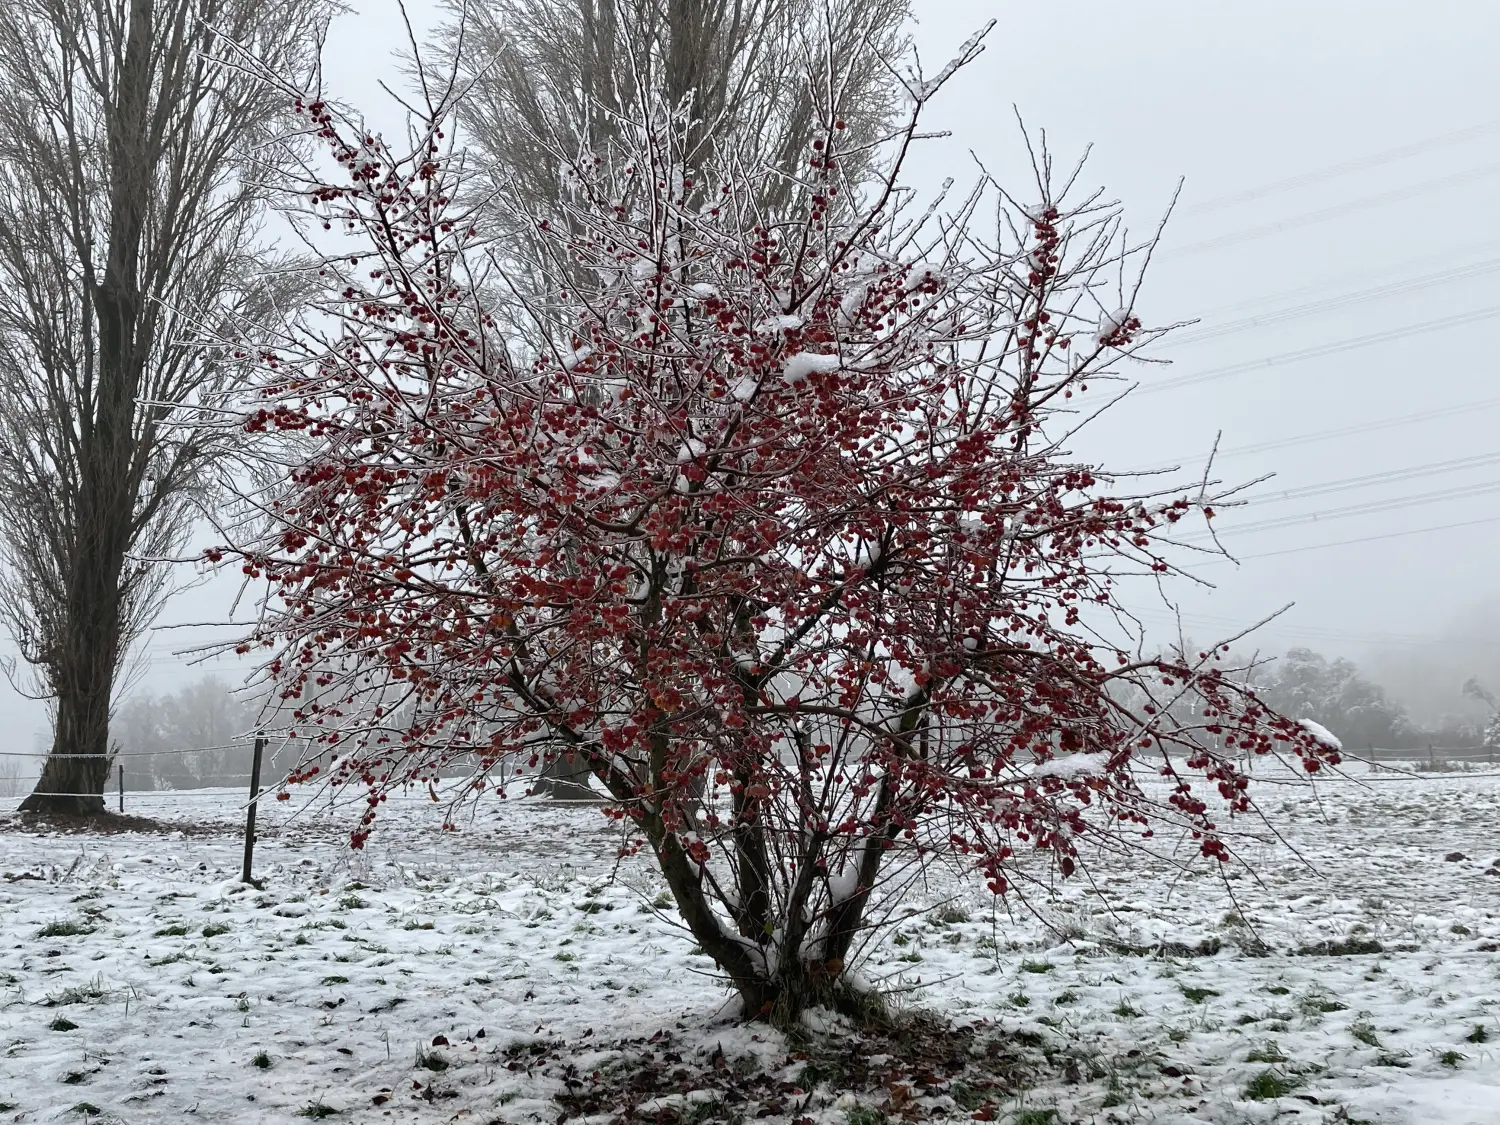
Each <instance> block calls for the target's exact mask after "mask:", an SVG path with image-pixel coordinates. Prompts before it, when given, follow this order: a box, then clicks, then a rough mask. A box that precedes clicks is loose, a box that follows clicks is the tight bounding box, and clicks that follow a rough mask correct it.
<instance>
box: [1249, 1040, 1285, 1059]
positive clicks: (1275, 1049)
mask: <svg viewBox="0 0 1500 1125" xmlns="http://www.w3.org/2000/svg"><path fill="white" fill-rule="evenodd" d="M1245 1061H1246V1062H1263V1063H1281V1062H1286V1056H1285V1055H1283V1054H1282V1053H1281V1048H1280V1047H1279V1046H1277V1045H1276V1040H1274V1039H1266V1040H1264V1041H1263V1042H1260V1043H1257V1044H1256V1045H1255V1046H1254V1047H1251V1048H1250V1053H1249V1054H1248V1055H1246V1056H1245Z"/></svg>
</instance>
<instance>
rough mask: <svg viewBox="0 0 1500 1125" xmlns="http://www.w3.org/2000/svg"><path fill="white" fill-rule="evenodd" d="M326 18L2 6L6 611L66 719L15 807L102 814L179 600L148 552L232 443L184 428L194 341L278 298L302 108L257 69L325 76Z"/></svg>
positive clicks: (317, 9)
mask: <svg viewBox="0 0 1500 1125" xmlns="http://www.w3.org/2000/svg"><path fill="white" fill-rule="evenodd" d="M329 12H330V9H329V8H328V7H327V6H325V4H324V3H323V0H28V2H27V3H24V4H5V5H0V561H3V563H4V569H3V572H0V617H3V619H4V620H5V623H6V624H7V625H8V627H9V628H10V630H11V632H12V635H13V636H14V638H15V640H16V642H17V644H18V646H19V647H20V650H21V653H22V656H23V657H24V659H25V660H26V661H27V662H28V663H30V664H31V665H32V666H33V667H34V670H35V673H36V674H35V676H34V687H35V689H36V693H37V694H39V695H41V696H44V697H47V698H49V699H50V700H52V701H53V704H54V715H55V723H54V731H53V741H52V747H51V752H50V754H49V756H48V759H47V761H46V764H45V766H44V768H43V770H42V773H41V777H40V780H39V783H38V785H37V787H36V791H35V792H34V793H33V794H32V795H31V796H30V797H28V798H27V799H26V801H25V802H24V803H23V804H22V809H23V810H30V811H47V812H64V813H73V814H80V815H86V814H94V813H98V812H102V811H103V808H104V804H103V800H102V797H101V794H102V792H103V785H104V782H105V780H106V777H107V774H108V768H109V762H108V757H107V747H108V745H109V721H110V708H111V703H112V694H113V689H114V686H115V683H116V679H117V676H118V675H119V673H120V669H121V664H122V661H123V660H124V658H125V656H126V654H127V652H128V650H129V648H130V645H131V642H132V641H133V640H134V639H135V638H137V637H138V636H139V635H140V633H141V631H142V630H143V629H144V628H145V627H146V626H147V625H148V624H149V622H150V621H151V620H152V618H153V617H154V616H155V614H156V613H157V612H158V610H159V609H160V607H161V604H162V599H163V597H164V596H165V593H166V590H167V578H168V571H167V569H166V568H165V567H164V566H163V565H162V564H161V563H160V562H158V561H153V560H159V559H161V558H162V557H163V556H165V555H167V554H169V553H170V552H171V551H172V550H173V549H174V548H176V547H178V546H180V544H181V543H182V541H183V539H184V537H185V536H186V534H187V532H188V530H189V529H190V527H191V524H192V522H193V516H194V512H195V510H196V508H195V505H196V504H197V503H199V502H201V501H203V500H204V499H206V498H207V497H206V496H205V494H204V487H205V485H204V483H203V482H205V481H206V480H208V479H209V478H210V476H211V474H210V473H208V472H206V471H205V462H206V460H207V459H210V458H213V457H215V456H217V455H219V454H220V453H222V450H221V449H220V448H219V446H218V445H217V444H216V443H217V442H219V441H220V440H222V439H221V437H220V434H221V433H222V431H210V430H208V429H204V428H199V427H195V426H193V425H192V424H191V419H192V416H193V414H194V412H195V409H196V407H197V406H199V405H200V404H201V403H202V402H203V400H204V398H205V397H206V396H208V395H210V394H212V393H213V391H214V390H215V389H216V388H217V387H219V386H221V385H223V382H224V380H226V379H230V378H233V377H234V368H233V361H232V359H230V358H228V357H225V356H224V355H223V354H222V353H220V352H217V351H213V350H208V349H203V348H201V347H197V346H194V343H193V341H194V340H195V339H199V338H201V331H200V329H201V328H202V326H203V325H204V324H205V323H212V322H214V321H215V320H216V319H217V318H219V317H221V316H229V315H235V316H237V317H241V318H242V317H244V316H245V315H247V313H249V312H251V311H253V308H254V307H255V306H256V305H257V304H258V303H262V302H265V301H268V300H272V299H274V296H273V295H272V294H270V293H269V292H268V291H267V289H266V288H265V287H264V285H262V284H259V283H257V282H256V280H255V278H256V274H257V272H258V270H257V266H258V264H260V263H263V261H264V259H265V253H264V248H263V246H262V245H261V241H260V235H259V232H258V228H257V223H258V217H259V216H260V214H261V213H262V204H263V194H264V190H265V189H264V188H263V186H262V185H263V184H265V183H266V182H267V180H268V176H267V173H268V172H269V171H270V170H271V169H270V167H269V164H270V162H274V161H276V160H277V159H279V156H278V154H284V153H286V152H288V151H289V149H288V147H287V146H285V145H282V144H278V143H275V142H276V141H277V136H276V133H275V130H276V129H277V127H278V123H279V122H284V121H286V120H287V118H288V116H289V110H290V107H289V106H287V105H286V104H285V95H284V94H283V93H282V92H281V91H279V90H277V89H274V88H272V87H270V86H268V85H267V84H266V83H264V82H263V81H262V80H261V78H260V77H259V74H260V73H261V71H260V69H259V67H262V66H263V67H264V68H265V69H266V70H276V71H279V72H282V73H295V72H306V71H307V70H308V69H309V68H310V67H311V66H313V65H315V63H316V59H317V56H318V50H319V45H320V43H321V38H322V32H323V29H324V27H326V20H327V16H328V14H329ZM231 45H233V49H232V50H231ZM234 52H246V53H248V56H249V57H250V58H251V59H253V60H254V61H255V62H256V63H257V64H258V66H248V67H247V66H237V65H233V64H231V63H229V62H228V61H227V59H228V57H229V56H230V55H231V54H233V53H234ZM237 57H240V58H241V59H244V58H245V57H246V56H245V55H243V54H241V55H239V56H237Z"/></svg>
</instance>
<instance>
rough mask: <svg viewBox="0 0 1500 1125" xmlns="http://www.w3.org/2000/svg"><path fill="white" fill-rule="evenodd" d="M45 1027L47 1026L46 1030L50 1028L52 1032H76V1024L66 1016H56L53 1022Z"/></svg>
mask: <svg viewBox="0 0 1500 1125" xmlns="http://www.w3.org/2000/svg"><path fill="white" fill-rule="evenodd" d="M47 1026H48V1028H50V1029H51V1030H53V1031H77V1030H78V1025H77V1024H76V1023H74V1022H73V1021H72V1020H70V1019H68V1017H67V1016H58V1017H57V1018H56V1019H55V1020H53V1021H52V1022H51V1023H49V1024H48V1025H47Z"/></svg>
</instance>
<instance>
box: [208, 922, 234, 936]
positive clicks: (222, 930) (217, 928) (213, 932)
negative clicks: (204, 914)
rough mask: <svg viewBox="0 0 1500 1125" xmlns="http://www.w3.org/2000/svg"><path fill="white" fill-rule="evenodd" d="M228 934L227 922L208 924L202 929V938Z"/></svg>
mask: <svg viewBox="0 0 1500 1125" xmlns="http://www.w3.org/2000/svg"><path fill="white" fill-rule="evenodd" d="M228 932H229V924H228V923H227V922H210V923H209V924H208V925H206V926H204V927H203V936H204V937H221V936H222V935H224V934H227V933H228Z"/></svg>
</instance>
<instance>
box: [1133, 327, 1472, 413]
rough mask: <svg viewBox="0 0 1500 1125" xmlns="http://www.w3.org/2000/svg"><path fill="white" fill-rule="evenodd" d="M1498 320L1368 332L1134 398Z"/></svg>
mask: <svg viewBox="0 0 1500 1125" xmlns="http://www.w3.org/2000/svg"><path fill="white" fill-rule="evenodd" d="M1497 316H1500V305H1492V306H1490V307H1489V308H1484V309H1474V310H1473V311H1471V312H1466V313H1457V314H1455V315H1453V316H1445V317H1442V318H1440V319H1438V320H1424V321H1421V322H1419V323H1417V324H1408V325H1404V326H1402V327H1400V328H1391V329H1387V330H1386V331H1384V332H1371V333H1368V334H1367V335H1364V336H1352V337H1350V338H1348V339H1345V340H1335V341H1333V342H1331V343H1327V344H1318V345H1315V346H1314V347H1310V348H1299V349H1298V350H1297V351H1294V352H1283V353H1282V354H1280V355H1273V356H1267V357H1266V358H1265V359H1252V360H1248V361H1246V362H1244V363H1232V364H1229V365H1228V366H1227V367H1212V368H1209V369H1208V370H1207V371H1199V372H1196V373H1195V374H1192V375H1179V376H1178V377H1176V378H1175V379H1163V380H1162V381H1161V382H1159V383H1149V384H1146V385H1145V386H1143V387H1141V388H1139V389H1138V390H1137V391H1136V392H1135V393H1136V395H1153V394H1159V393H1160V392H1162V391H1170V390H1175V389H1176V388H1178V387H1187V386H1191V385H1193V384H1195V383H1208V382H1212V381H1214V380H1217V379H1224V378H1228V377H1229V376H1230V375H1240V374H1243V373H1244V372H1246V371H1260V370H1262V369H1264V368H1267V367H1280V366H1281V365H1283V364H1287V363H1300V362H1301V361H1302V360H1305V359H1318V358H1320V357H1322V356H1325V355H1337V354H1338V353H1340V352H1349V351H1355V350H1357V349H1359V348H1368V347H1373V346H1374V345H1376V344H1386V343H1390V342H1391V341H1392V340H1404V339H1406V338H1407V337H1408V336H1420V335H1424V334H1426V333H1428V332H1440V331H1442V330H1443V329H1445V328H1456V327H1458V326H1460V325H1464V324H1476V323H1478V322H1479V321H1482V320H1492V319H1494V318H1495V317H1497Z"/></svg>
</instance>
